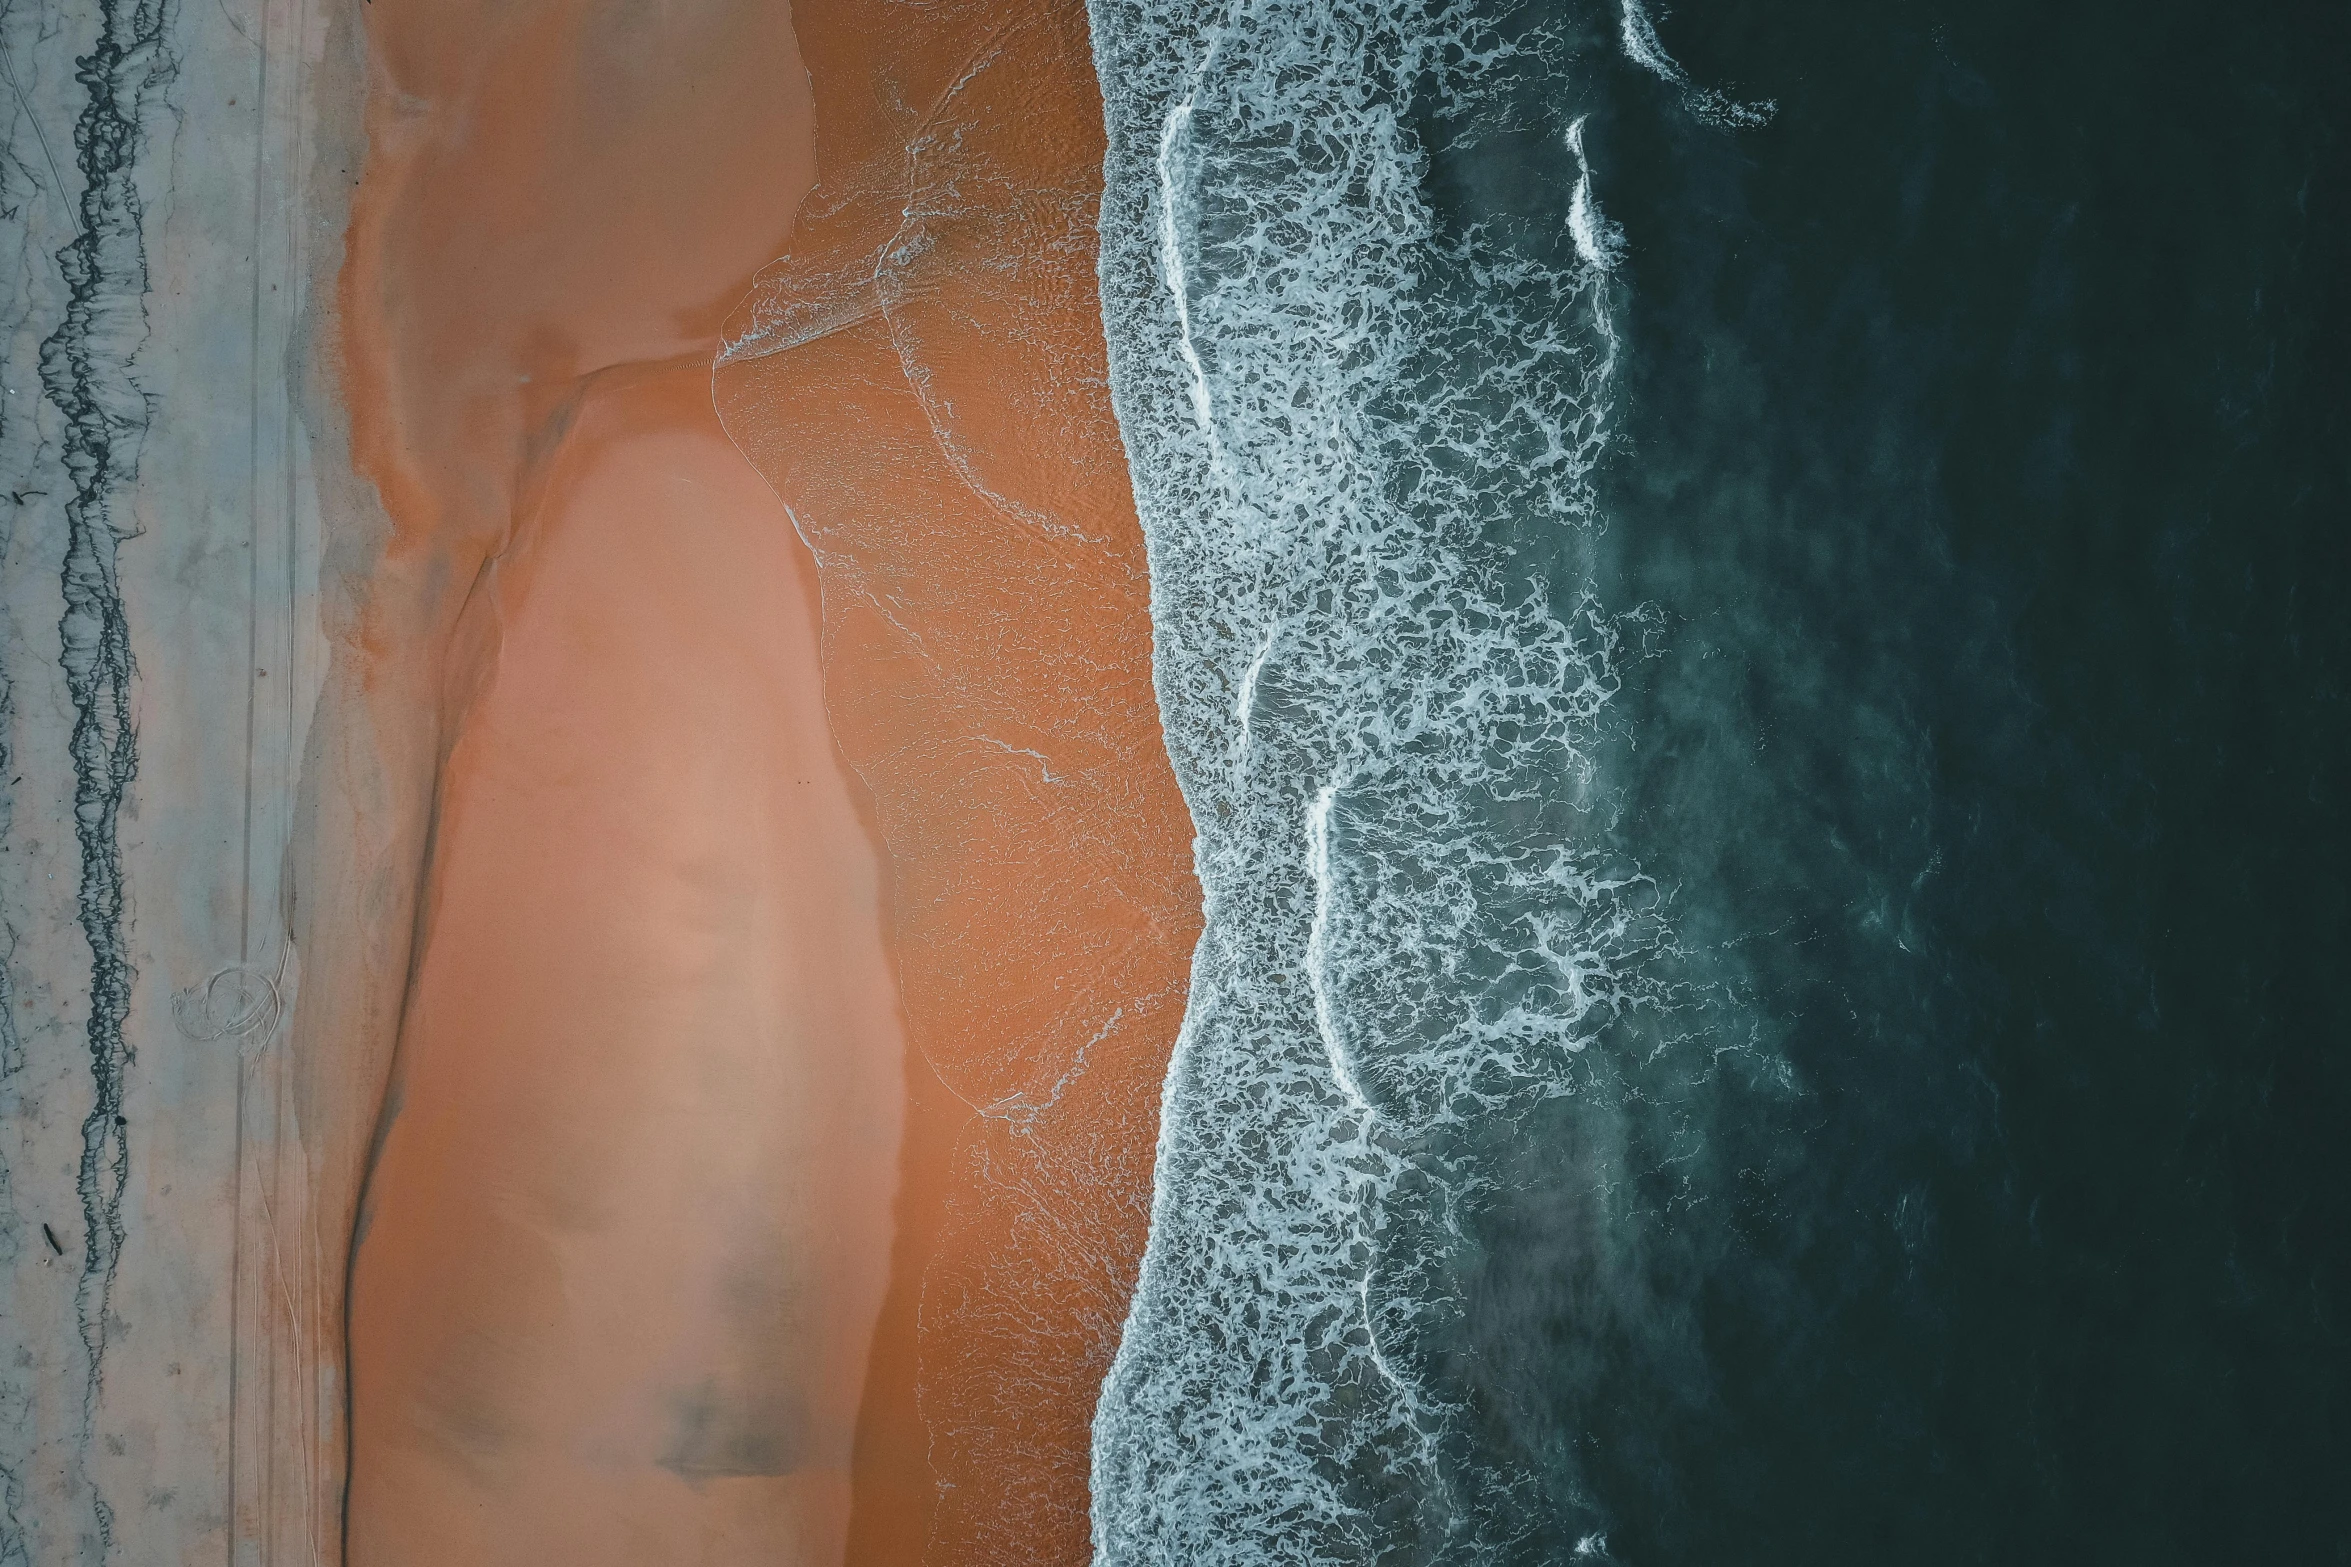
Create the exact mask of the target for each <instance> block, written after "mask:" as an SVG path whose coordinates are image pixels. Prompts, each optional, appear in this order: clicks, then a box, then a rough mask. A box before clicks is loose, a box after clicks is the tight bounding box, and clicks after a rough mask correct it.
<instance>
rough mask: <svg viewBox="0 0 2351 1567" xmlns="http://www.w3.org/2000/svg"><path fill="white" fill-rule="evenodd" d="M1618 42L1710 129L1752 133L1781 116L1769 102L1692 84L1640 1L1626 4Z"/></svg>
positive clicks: (1629, 56) (1774, 104)
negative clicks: (1675, 91) (1671, 88)
mask: <svg viewBox="0 0 2351 1567" xmlns="http://www.w3.org/2000/svg"><path fill="white" fill-rule="evenodd" d="M1617 42H1618V43H1619V44H1620V45H1621V46H1622V47H1623V49H1624V52H1625V58H1627V59H1629V60H1631V61H1632V62H1633V63H1634V64H1635V65H1638V66H1640V67H1641V68H1642V69H1643V70H1645V71H1649V72H1652V73H1653V74H1655V75H1656V76H1657V77H1658V78H1659V79H1660V80H1662V81H1667V82H1671V83H1672V84H1673V85H1674V86H1676V87H1679V88H1681V89H1683V92H1682V106H1683V107H1684V108H1686V109H1688V110H1689V111H1690V113H1691V114H1693V115H1695V116H1697V117H1698V118H1699V119H1701V120H1704V121H1705V122H1706V123H1707V124H1709V125H1717V126H1720V127H1722V128H1723V129H1725V130H1734V131H1751V130H1755V129H1758V128H1759V127H1761V126H1765V125H1769V124H1770V123H1771V119H1772V116H1773V115H1775V114H1777V113H1779V108H1780V106H1779V105H1778V104H1777V103H1775V102H1773V101H1772V100H1771V99H1769V98H1764V99H1759V100H1757V101H1755V102H1753V103H1745V102H1741V101H1740V100H1739V99H1736V98H1733V97H1732V96H1730V95H1729V94H1728V93H1725V92H1723V91H1721V90H1720V89H1718V88H1713V87H1700V86H1698V85H1696V84H1695V83H1693V82H1692V81H1691V80H1690V73H1689V72H1688V71H1686V70H1684V69H1683V68H1682V64H1681V62H1680V61H1678V60H1676V59H1675V58H1674V57H1673V56H1672V55H1670V54H1667V53H1666V52H1665V44H1664V43H1663V41H1661V40H1660V39H1659V38H1658V36H1657V24H1656V23H1654V22H1652V21H1651V20H1650V19H1649V11H1648V8H1647V7H1646V6H1644V5H1642V4H1641V0H1624V13H1623V24H1622V25H1621V26H1620V27H1619V28H1618V29H1617Z"/></svg>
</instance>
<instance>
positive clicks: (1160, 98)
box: [1091, 0, 2351, 1567]
mask: <svg viewBox="0 0 2351 1567" xmlns="http://www.w3.org/2000/svg"><path fill="white" fill-rule="evenodd" d="M1091 15H1092V20H1093V25H1094V39H1095V46H1096V51H1097V60H1098V64H1099V66H1100V76H1101V80H1102V83H1103V87H1104V93H1105V102H1106V107H1107V123H1108V127H1109V132H1110V155H1109V159H1108V163H1107V179H1106V195H1105V203H1104V209H1103V236H1104V246H1103V274H1102V275H1103V298H1104V309H1105V324H1106V329H1107V332H1108V337H1109V343H1110V349H1111V379H1112V390H1113V395H1114V398H1115V400H1116V402H1117V405H1118V411H1119V418H1120V423H1121V428H1122V431H1123V432H1124V434H1125V437H1126V441H1127V446H1128V451H1129V456H1130V460H1131V463H1132V466H1133V471H1134V474H1135V482H1136V496H1137V502H1138V506H1139V509H1140V511H1141V514H1142V517H1143V521H1144V526H1145V530H1146V535H1147V537H1148V539H1149V541H1150V544H1151V548H1152V562H1151V570H1152V580H1153V609H1152V612H1153V620H1154V626H1155V629H1156V632H1157V673H1158V678H1159V696H1160V703H1161V710H1162V715H1163V718H1164V719H1165V724H1166V732H1167V735H1168V739H1169V745H1170V752H1171V755H1172V757H1173V759H1174V761H1175V765H1176V770H1177V774H1178V777H1179V780H1180V781H1181V782H1182V784H1183V786H1184V789H1185V793H1186V798H1187V801H1188V802H1189V804H1190V807H1191V810H1192V814H1193V818H1194V822H1195V824H1196V826H1197V827H1198V829H1199V834H1200V836H1199V851H1198V863H1199V866H1200V870H1201V879H1202V885H1203V888H1204V891H1205V896H1206V913H1207V921H1206V932H1205V934H1204V936H1203V938H1202V943H1201V948H1200V953H1199V957H1198V959H1197V961H1196V965H1195V969H1194V973H1193V983H1192V990H1191V997H1190V1003H1189V1011H1188V1013H1187V1018H1186V1024H1185V1031H1184V1036H1183V1039H1182V1040H1181V1041H1180V1043H1179V1046H1178V1050H1177V1053H1176V1058H1175V1061H1174V1063H1173V1065H1172V1067H1171V1069H1170V1075H1169V1082H1168V1089H1167V1097H1166V1111H1165V1119H1164V1124H1163V1130H1162V1141H1161V1146H1160V1150H1159V1164H1158V1170H1157V1187H1156V1200H1155V1205H1154V1210H1153V1227H1152V1239H1151V1245H1150V1248H1149V1251H1148V1253H1147V1255H1146V1258H1145V1262H1144V1267H1143V1272H1142V1278H1141V1281H1140V1285H1139V1288H1138V1291H1137V1293H1136V1296H1135V1304H1134V1307H1133V1311H1132V1314H1131V1315H1130V1317H1129V1319H1128V1321H1127V1323H1126V1326H1125V1331H1124V1335H1123V1337H1122V1340H1121V1345H1120V1349H1119V1354H1118V1360H1117V1363H1116V1364H1115V1366H1114V1367H1113V1370H1112V1372H1111V1375H1110V1377H1109V1379H1108V1382H1107V1383H1106V1385H1105V1388H1104V1392H1103V1396H1102V1402H1101V1405H1100V1409H1099V1412H1098V1414H1097V1418H1096V1424H1095V1452H1094V1457H1095V1467H1094V1476H1093V1478H1094V1522H1095V1533H1096V1543H1097V1547H1098V1556H1099V1559H1100V1560H1102V1561H1104V1562H1136V1563H1146V1562H1147V1563H1171V1564H1182V1567H1209V1564H1232V1567H1255V1564H1258V1563H1269V1564H1271V1563H1281V1564H1287V1563H1301V1564H1304V1563H1314V1564H1321V1563H1356V1562H1364V1563H1374V1562H1376V1563H1381V1564H1386V1567H1406V1564H1418V1563H1520V1562H1523V1563H1550V1562H1561V1561H1575V1560H1584V1561H1595V1562H1602V1561H1605V1562H1617V1563H1626V1564H1639V1567H1682V1564H1687V1567H1718V1564H1732V1563H1737V1564H1771V1563H1789V1564H1797V1563H1802V1564H1806V1567H1819V1564H1824V1563H1827V1564H1845V1563H1855V1564H1861V1563H1867V1564H1872V1567H1875V1564H1879V1563H1899V1564H1903V1567H1916V1564H1941V1563H1952V1564H1959V1563H1997V1564H2002V1567H2008V1564H2033V1563H2049V1564H2052V1567H2055V1564H2059V1563H2063V1564H2066V1567H2079V1564H2106V1563H2111V1564H2115V1567H2123V1564H2129V1567H2150V1564H2163V1563H2183V1564H2184V1563H2191V1562H2193V1563H2206V1562H2232V1563H2233V1562H2256V1563H2271V1562H2277V1563H2305V1562H2308V1563H2320V1562H2351V1513H2347V1512H2346V1510H2345V1508H2344V1506H2343V1502H2342V1497H2341V1495H2339V1494H2338V1493H2346V1492H2351V1486H2347V1485H2346V1477H2351V1342H2347V1339H2351V1171H2347V1170H2346V1160H2345V1157H2344V1150H2345V1149H2346V1148H2347V1147H2351V1005H2347V1003H2346V1001H2345V999H2344V984H2343V975H2344V972H2345V971H2346V970H2347V969H2351V962H2346V959H2347V958H2351V893H2347V887H2351V834H2347V833H2346V829H2345V826H2344V823H2343V819H2342V816H2343V810H2344V806H2345V802H2346V793H2347V790H2351V730H2347V727H2346V720H2347V718H2351V714H2347V712H2346V690H2347V681H2351V603H2347V602H2346V595H2347V592H2351V581H2347V580H2346V578H2347V576H2351V572H2347V566H2351V546H2347V545H2346V542H2345V538H2346V532H2345V530H2346V528H2347V526H2351V473H2347V468H2351V402H2347V400H2346V373H2345V366H2346V362H2347V359H2351V340H2347V338H2351V333H2347V331H2346V325H2347V323H2346V320H2345V297H2346V288H2345V280H2346V279H2351V226H2347V223H2346V219H2347V212H2346V199H2347V197H2351V192H2347V191H2346V179H2345V176H2346V172H2347V162H2346V149H2345V138H2346V133H2347V132H2351V90H2347V89H2346V87H2345V85H2344V83H2345V82H2346V81H2351V11H2346V10H2345V9H2344V8H2342V7H2336V8H2334V9H2332V10H2322V9H2320V8H2317V7H2303V8H2271V9H2269V10H2266V11H2261V12H2256V13H2254V14H2250V15H2247V14H2239V13H2222V12H2216V11H2210V10H2206V11H2198V12H2190V11H2188V10H2186V9H2184V8H2178V7H2168V6H2165V5H2163V4H2161V3H2160V0H2157V3H2152V4H2141V5H2137V6H2124V5H2121V4H2116V3H2108V0H2098V3H2089V4H2077V5H2073V6H2068V7H2048V6H2046V5H2027V4H2023V3H2000V4H1992V5H1978V6H1974V7H1971V8H1966V9H1962V8H1960V7H1958V6H1956V5H1949V4H1942V5H1930V4H1906V3H1895V4H1890V5H1880V6H1868V7H1864V6H1853V5H1847V6H1839V7H1827V6H1820V5H1810V4H1805V3H1802V0H1781V3H1778V4H1774V5H1768V6H1767V5H1763V4H1760V3H1752V0H1690V3H1689V4H1687V5H1686V6H1685V7H1684V8H1682V9H1680V10H1677V11H1675V12H1674V13H1672V14H1670V15H1665V14H1655V15H1652V14H1650V13H1647V12H1645V11H1643V10H1642V9H1641V8H1640V7H1639V6H1638V5H1636V4H1629V3H1628V0H1616V3H1613V4H1611V3H1600V0H1230V3H1227V0H1095V3H1094V5H1093V7H1092V11H1091ZM1652 23H1653V24H1654V27H1653V30H1652V27H1651V24H1652ZM1676 62H1678V63H1676ZM1767 104H1768V105H1769V108H1768V111H1767V109H1766V105H1767Z"/></svg>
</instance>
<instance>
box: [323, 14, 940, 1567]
mask: <svg viewBox="0 0 2351 1567" xmlns="http://www.w3.org/2000/svg"><path fill="white" fill-rule="evenodd" d="M368 20H369V25H370V36H369V43H370V46H371V54H372V60H373V82H372V86H371V96H370V112H369V133H370V147H369V156H368V160H367V164H366V169H365V174H364V176H363V179H362V182H361V190H360V193H359V196H358V198H357V201H356V203H355V214H354V219H353V225H352V238H351V245H350V252H349V260H348V264H347V268H346V271H345V275H344V313H345V328H346V343H347V346H348V354H347V362H346V375H345V386H346V394H347V398H348V403H349V408H350V412H351V416H352V421H353V426H354V432H355V436H354V446H355V449H356V451H357V453H358V458H359V465H360V467H361V469H362V471H363V472H364V473H365V474H366V475H367V476H368V477H369V478H370V479H372V480H373V482H374V483H375V486H376V488H377V490H378V492H379V493H380V494H381V496H382V498H383V500H384V503H385V507H386V510H387V512H388V513H389V516H390V519H391V531H392V537H391V539H390V540H389V541H388V543H387V545H386V547H385V549H384V551H383V554H382V557H381V560H380V561H379V562H378V563H377V564H376V566H375V569H374V570H373V571H372V572H371V573H370V574H369V577H368V579H367V581H366V583H365V585H364V587H363V589H362V590H361V596H362V599H363V602H364V610H363V616H362V624H363V625H364V627H365V634H364V635H363V636H362V637H361V638H360V639H358V642H357V646H356V647H355V648H354V649H353V652H354V655H355V660H356V661H357V662H358V663H360V664H361V665H362V669H363V681H362V684H363V688H364V691H365V695H366V700H367V701H368V702H369V704H370V705H371V706H372V707H373V708H374V709H375V710H376V711H377V713H378V715H379V716H378V718H377V724H376V728H377V733H378V735H379V736H386V737H391V738H389V739H385V740H380V741H379V743H380V744H381V745H382V749H383V750H384V752H386V753H388V758H389V759H388V760H387V763H386V765H385V768H384V772H385V774H386V775H387V778H388V780H389V785H390V787H391V788H392V789H394V790H395V791H397V790H400V789H414V790H417V791H418V792H419V794H420V796H421V799H422V800H423V801H427V802H429V805H428V806H427V808H426V809H425V810H424V811H423V812H422V813H421V816H422V820H423V823H424V844H423V847H424V853H425V863H426V870H425V876H424V879H423V893H422V896H421V899H420V900H419V902H418V904H417V906H416V908H415V911H414V930H415V936H414V945H413V955H412V958H411V960H410V963H409V978H408V981H407V983H406V986H405V988H404V993H403V995H402V996H401V999H400V1003H399V1019H400V1021H399V1029H398V1048H397V1054H396V1057H395V1059H394V1061H393V1064H392V1067H391V1071H390V1076H389V1084H388V1087H387V1089H386V1092H385V1095H384V1100H383V1111H382V1115H381V1118H380V1121H379V1123H378V1129H377V1134H376V1137H377V1145H376V1150H375V1153H374V1156H373V1158H372V1159H371V1161H370V1162H369V1165H368V1170H367V1174H366V1185H365V1196H364V1202H363V1204H362V1209H361V1213H360V1217H359V1220H358V1224H357V1234H358V1237H359V1240H358V1244H357V1246H356V1249H355V1257H354V1263H353V1267H352V1272H351V1296H350V1306H349V1319H348V1320H349V1328H350V1372H351V1424H350V1432H351V1485H350V1500H349V1509H348V1526H347V1527H348V1534H347V1539H348V1547H349V1555H350V1560H352V1561H353V1562H355V1563H379V1562H380V1563H394V1562H423V1561H430V1562H435V1563H460V1562H469V1561H480V1562H493V1561H498V1562H503V1561H514V1560H522V1559H532V1558H536V1557H539V1556H542V1555H549V1556H558V1557H560V1558H562V1559H564V1560H567V1561H578V1562H597V1561H608V1562H614V1563H620V1562H631V1563H633V1562H642V1561H647V1560H662V1561H676V1562H702V1561H710V1562H718V1561H740V1560H753V1559H757V1560H774V1559H778V1558H779V1557H780V1558H782V1559H788V1560H809V1561H821V1560H826V1559H833V1558H837V1557H838V1555H839V1553H840V1549H841V1544H840V1542H841V1538H842V1535H843V1531H844V1530H845V1527H846V1521H847V1509H848V1479H847V1462H848V1455H849V1447H850V1440H851V1435H852V1432H853V1429H854V1423H855V1418H856V1409H857V1404H858V1399H859V1393H860V1387H861V1384H862V1381H863V1368H864V1364H865V1360H866V1346H867V1342H868V1340H869V1338H870V1335H871V1332H872V1326H873V1321H874V1317H875V1314H876V1311H877V1309H878V1306H879V1301H880V1296H881V1293H882V1289H883V1287H884V1277H885V1268H886V1262H887V1257H888V1252H889V1246H890V1234H891V1231H890V1203H891V1198H892V1192H893V1184H894V1174H895V1168H896V1162H897V1151H898V1137H899V1124H900V1120H901V1113H902V1112H901V1101H902V1096H903V1089H902V1066H901V1056H902V1045H901V1031H900V1026H899V1022H898V1009H897V1000H896V991H895V987H894V985H893V983H892V979H891V975H890V971H889V966H888V962H887V960H886V957H885V954H884V950H883V939H884V937H883V927H882V918H881V907H880V898H881V894H882V880H881V874H880V868H879V862H878V857H877V853H876V849H875V846H874V842H873V839H872V837H871V835H870V833H869V832H868V830H867V825H866V822H865V820H864V818H863V817H862V816H861V810H862V809H863V807H862V803H861V801H860V799H859V797H858V787H857V785H856V784H855V782H854V780H853V779H852V778H851V777H850V776H849V775H848V774H847V773H846V771H845V770H844V769H843V767H842V766H841V764H840V761H839V757H838V754H837V752H836V750H835V748H834V747H833V744H832V741H831V737H830V734H829V732H828V730H827V728H826V725H825V720H824V712H823V706H822V692H821V681H820V674H819V670H818V666H817V643H816V634H815V601H816V594H815V584H814V581H813V576H812V571H813V567H812V563H811V561H810V560H809V558H808V556H807V553H806V551H805V549H804V547H803V546H802V545H801V543H800V541H799V540H798V538H797V537H796V536H795V535H794V533H793V530H792V527H791V521H790V518H789V517H788V516H787V515H786V514H785V512H784V510H783V508H782V506H781V505H780V504H779V503H778V502H777V500H776V498H775V496H774V494H773V492H772V491H770V490H769V488H768V487H767V485H766V484H765V482H764V481H763V480H762V479H761V478H760V476H759V475H758V474H757V473H756V472H755V471H754V470H753V469H752V468H751V467H750V466H749V465H748V464H746V463H745V462H744V461H743V460H742V458H741V457H740V456H739V455H738V454H737V453H736V451H735V450H734V448H733V446H732V445H731V444H730V443H729V442H728V441H727V439H726V437H725V435H724V433H723V432H722V431H721V429H720V428H719V426H718V423H717V419H716V416H715V413H714V411H713V409H712V406H711V401H710V392H709V378H708V366H709V360H710V354H711V353H712V351H713V350H714V348H715V344H716V327H717V325H718V322H719V320H720V318H721V316H722V315H723V312H724V311H725V309H726V308H727V307H728V306H729V305H731V304H732V303H733V302H734V300H735V299H737V298H739V297H740V295H741V293H742V291H743V289H744V287H745V286H746V285H747V283H748V281H749V278H750V275H751V273H752V271H753V269H754V268H756V267H757V265H758V264H759V263H760V262H762V261H764V260H765V259H767V258H768V257H769V256H771V255H772V254H774V253H775V251H776V250H777V249H778V248H780V246H781V245H782V243H783V240H784V237H785V235H786V234H787V233H788V231H789V225H790V220H791V215H792V212H793V209H794V207H795V206H796V204H797V203H798V200H799V198H800V195H801V193H802V192H803V191H804V190H805V189H806V187H807V184H808V181H809V178H810V165H809V155H810V148H809V134H810V132H809V116H808V109H809V106H808V101H807V96H806V92H805V87H804V85H803V83H804V77H803V76H802V73H801V72H800V70H799V66H798V62H797V59H796V56H795V54H794V49H793V42H792V38H791V34H790V30H789V24H788V20H787V19H786V17H785V15H784V13H783V12H782V11H781V9H780V8H776V7H766V6H756V5H748V4H743V5H722V6H715V7H704V8H699V9H696V10H693V11H690V12H680V13H677V14H670V13H667V12H662V13H644V12H640V11H635V10H631V9H629V8H624V7H620V6H616V5H605V4H595V3H589V4H541V5H533V6H530V7H528V8H525V9H522V10H519V11H516V12H513V13H509V14H507V15H506V16H504V17H502V18H501V19H500V20H499V22H498V23H497V25H495V26H494V27H492V28H491V29H490V30H489V31H488V33H487V35H486V36H485V32H484V28H483V26H482V23H481V20H480V19H479V18H478V17H477V16H476V15H475V14H473V13H471V12H468V11H463V10H461V9H459V8H454V7H447V8H400V9H398V10H396V11H385V10H379V11H374V12H370V13H369V18H368ZM420 715H423V718H424V720H425V721H427V722H429V732H424V733H419V732H418V731H419V729H420ZM402 737H405V741H406V743H405V745H403V744H402V743H401V738H402ZM402 754H405V755H406V756H407V757H408V758H409V759H410V760H411V762H413V761H414V760H416V759H417V758H419V757H420V756H421V757H423V758H429V760H430V766H429V768H427V769H422V770H420V769H417V768H415V767H413V766H411V767H410V768H408V769H405V770H404V769H403V768H402V767H401V766H400V765H399V761H398V758H399V757H400V756H401V755H402ZM420 773H421V775H420ZM390 923H391V922H390V921H389V920H387V921H386V924H387V925H389V924H390ZM396 935H397V932H396V931H390V932H387V936H388V937H390V936H396Z"/></svg>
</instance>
